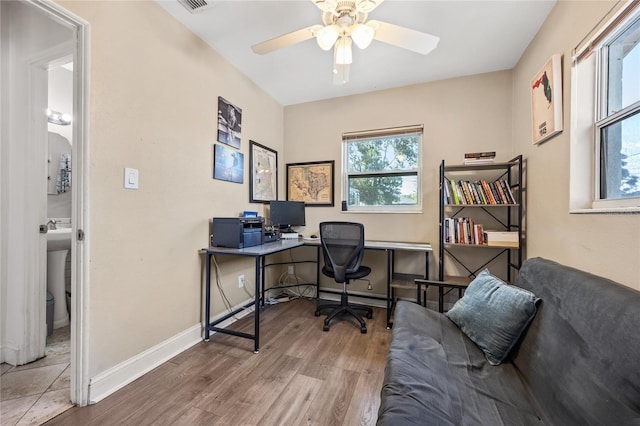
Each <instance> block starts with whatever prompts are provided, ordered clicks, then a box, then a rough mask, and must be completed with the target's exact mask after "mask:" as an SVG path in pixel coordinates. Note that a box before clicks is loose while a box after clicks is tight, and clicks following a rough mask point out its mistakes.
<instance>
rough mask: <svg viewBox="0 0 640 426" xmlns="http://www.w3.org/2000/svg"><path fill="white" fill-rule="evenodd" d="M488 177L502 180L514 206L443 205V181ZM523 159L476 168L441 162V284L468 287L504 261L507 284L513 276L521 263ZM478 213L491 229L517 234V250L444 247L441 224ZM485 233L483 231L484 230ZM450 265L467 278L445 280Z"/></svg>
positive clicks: (508, 247) (481, 246) (488, 247)
mask: <svg viewBox="0 0 640 426" xmlns="http://www.w3.org/2000/svg"><path fill="white" fill-rule="evenodd" d="M479 175H482V176H490V178H491V179H493V180H502V179H504V180H506V182H507V184H508V185H509V188H510V189H511V192H512V193H513V196H514V198H515V204H445V185H446V184H447V181H450V180H451V179H454V178H456V177H459V176H465V177H469V176H471V177H477V176H479ZM523 195H524V187H523V159H522V155H519V156H517V157H515V158H513V159H512V160H510V161H508V162H504V163H490V164H477V165H446V164H445V162H444V160H443V161H442V162H441V163H440V244H439V259H438V273H439V280H440V281H441V282H448V283H455V284H463V285H464V284H468V283H469V282H471V281H472V280H473V278H475V276H476V275H477V274H478V273H479V272H480V271H482V270H483V269H484V268H485V267H487V265H489V264H491V263H492V262H494V261H496V260H498V261H500V262H501V261H502V259H504V265H505V268H506V271H505V275H506V277H507V281H508V282H511V281H512V279H513V278H515V273H514V272H517V270H518V269H520V266H521V265H522V262H523V257H524V254H523V251H524V246H525V235H524V219H525V217H524V207H523V200H524V198H523ZM480 211H482V212H483V215H484V217H485V218H489V220H490V221H491V223H492V225H493V226H496V227H498V228H499V229H501V230H505V231H515V232H518V247H511V246H499V245H498V246H496V245H492V246H487V245H486V244H485V245H475V244H456V243H445V229H444V222H445V219H446V218H456V217H461V216H462V215H463V214H464V215H469V217H474V216H478V214H479V212H480ZM485 230H486V228H485ZM461 248H465V249H469V248H470V249H472V250H473V253H474V254H473V256H474V257H476V258H477V257H480V258H481V261H480V262H481V263H480V266H470V262H469V259H468V256H469V253H468V251H466V252H465V251H464V250H460V249H461ZM476 253H477V254H476ZM446 261H453V262H455V263H456V264H457V265H458V266H459V267H461V268H462V269H463V270H464V271H465V272H466V273H467V274H466V275H463V276H445V274H444V269H445V262H446ZM440 290H441V291H440V293H441V294H440V299H442V296H443V295H442V287H440Z"/></svg>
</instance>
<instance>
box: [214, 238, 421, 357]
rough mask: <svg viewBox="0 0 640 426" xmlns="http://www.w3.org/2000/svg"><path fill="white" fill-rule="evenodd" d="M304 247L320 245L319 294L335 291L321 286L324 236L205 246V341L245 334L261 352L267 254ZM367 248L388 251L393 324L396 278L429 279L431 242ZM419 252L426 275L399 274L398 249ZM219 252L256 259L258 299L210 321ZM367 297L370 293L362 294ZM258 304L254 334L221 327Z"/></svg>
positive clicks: (379, 244) (390, 243)
mask: <svg viewBox="0 0 640 426" xmlns="http://www.w3.org/2000/svg"><path fill="white" fill-rule="evenodd" d="M301 246H312V247H316V262H317V267H316V297H317V298H320V292H331V291H329V290H321V289H320V269H321V267H320V265H321V254H322V253H321V251H322V246H321V244H320V239H314V240H311V239H302V238H300V239H293V240H289V239H284V240H279V241H276V242H271V243H266V244H263V245H259V246H253V247H247V248H242V249H236V248H228V247H207V248H204V249H202V251H204V252H205V255H206V256H205V258H206V267H205V269H206V276H205V298H206V300H205V312H204V317H205V326H204V336H203V338H204V341H205V342H207V341H209V335H210V332H211V331H215V332H218V333H223V334H230V335H233V336H238V337H243V338H245V339H251V340H253V341H254V352H255V353H258V351H259V343H260V307H261V302H262V304H264V292H265V288H264V275H265V264H264V259H265V257H266V256H268V255H270V254H274V253H279V252H282V251H285V250H290V249H293V248H296V247H301ZM364 248H365V250H381V251H384V252H386V254H387V298H386V299H387V327H388V328H390V327H391V312H392V310H393V305H394V303H395V297H394V287H393V281H394V279H397V278H398V276H400V279H404V280H411V282H413V279H414V278H422V279H427V278H428V277H429V252H430V251H431V250H432V249H431V244H425V243H403V242H395V241H365V245H364ZM398 250H400V251H417V252H423V253H425V275H424V276H422V275H407V274H396V273H395V252H396V251H398ZM216 254H223V255H231V256H245V257H253V258H254V259H255V280H254V282H255V292H254V300H253V301H251V302H249V303H248V304H246V305H245V306H243V307H241V308H240V309H237V310H235V311H233V312H230V313H228V314H226V315H224V316H223V317H221V318H219V319H217V320H215V321H214V322H211V323H209V319H210V314H211V256H213V255H216ZM416 288H417V289H418V290H417V297H418V302H420V286H417V287H416ZM360 297H367V296H360ZM252 305H253V306H254V308H255V313H254V334H248V333H242V332H239V331H235V330H229V329H226V328H220V327H217V325H218V324H220V323H221V322H222V321H225V320H226V319H228V318H230V317H232V316H233V315H236V314H237V313H238V312H240V311H241V310H242V309H244V308H247V307H249V306H252Z"/></svg>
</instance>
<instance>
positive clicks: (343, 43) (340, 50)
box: [334, 37, 353, 65]
mask: <svg viewBox="0 0 640 426" xmlns="http://www.w3.org/2000/svg"><path fill="white" fill-rule="evenodd" d="M334 52H335V61H334V62H335V63H336V64H337V65H346V64H350V63H351V62H353V55H352V52H351V38H350V37H340V39H338V41H337V42H336V47H335V50H334Z"/></svg>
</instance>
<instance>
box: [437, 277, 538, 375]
mask: <svg viewBox="0 0 640 426" xmlns="http://www.w3.org/2000/svg"><path fill="white" fill-rule="evenodd" d="M539 300H540V299H539V298H537V297H536V296H535V295H534V294H533V293H531V292H529V291H527V290H524V289H521V288H520V287H516V286H514V285H508V284H506V283H504V282H503V281H502V280H501V279H499V278H496V277H494V276H493V275H491V274H490V273H489V270H487V269H485V270H483V271H482V272H480V273H479V274H478V275H477V276H476V278H475V279H474V280H473V281H472V282H471V284H469V287H467V290H466V291H465V293H464V296H463V297H462V298H461V299H460V300H458V301H457V302H456V304H455V305H454V306H453V308H451V310H449V312H447V313H446V314H445V315H446V316H447V317H448V318H449V319H450V320H451V321H453V322H454V323H455V324H456V325H457V326H458V327H459V328H460V329H461V330H462V331H463V332H464V334H466V335H467V337H469V339H471V340H472V341H473V342H474V343H475V344H476V345H478V347H479V348H480V349H482V351H483V352H484V353H485V356H486V357H487V360H488V361H489V363H490V364H491V365H499V364H500V363H501V362H502V361H504V359H505V358H506V357H507V356H508V355H509V352H510V351H511V349H512V348H513V346H514V345H515V344H516V342H517V341H518V339H519V338H520V335H521V334H522V332H523V331H524V330H525V329H526V328H527V325H529V323H530V322H531V320H532V319H533V317H534V316H535V315H536V305H537V304H538V301H539Z"/></svg>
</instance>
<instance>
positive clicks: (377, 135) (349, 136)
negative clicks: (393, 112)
mask: <svg viewBox="0 0 640 426" xmlns="http://www.w3.org/2000/svg"><path fill="white" fill-rule="evenodd" d="M408 135H416V136H417V137H418V155H417V167H416V168H415V169H405V170H393V171H387V172H384V171H383V172H370V171H367V172H353V173H350V172H349V154H348V152H349V150H348V147H349V143H354V142H362V141H366V140H373V139H381V138H395V137H402V136H408ZM423 147H424V129H423V126H422V125H416V126H405V127H397V128H389V129H379V130H368V131H362V132H352V133H343V135H342V177H341V187H342V200H345V201H346V203H347V205H346V207H343V212H344V213H348V212H352V213H422V199H423V194H422V185H423V183H422V176H423V173H422V168H423V163H424V160H423ZM413 174H415V176H416V186H417V188H416V193H417V201H416V204H413V205H408V204H398V205H375V206H352V205H349V180H350V179H351V178H353V177H373V176H409V175H413Z"/></svg>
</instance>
